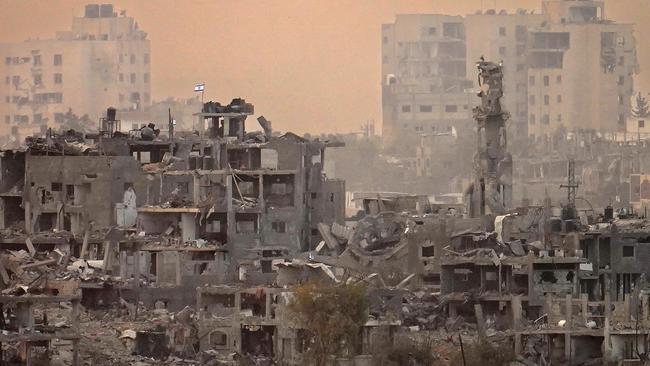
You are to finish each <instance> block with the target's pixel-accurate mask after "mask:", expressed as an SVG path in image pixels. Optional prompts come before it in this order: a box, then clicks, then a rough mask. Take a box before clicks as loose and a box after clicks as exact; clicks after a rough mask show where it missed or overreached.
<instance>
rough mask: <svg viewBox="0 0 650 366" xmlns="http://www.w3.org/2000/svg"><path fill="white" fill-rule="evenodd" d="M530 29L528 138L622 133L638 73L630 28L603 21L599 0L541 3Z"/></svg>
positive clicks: (601, 3) (603, 9)
mask: <svg viewBox="0 0 650 366" xmlns="http://www.w3.org/2000/svg"><path fill="white" fill-rule="evenodd" d="M542 7H543V13H544V17H545V22H544V23H543V24H541V25H540V26H538V27H536V28H533V29H531V30H530V36H529V54H528V64H529V69H528V134H529V136H531V137H535V138H540V137H544V136H549V135H551V134H552V133H553V132H554V131H557V130H558V129H560V130H562V129H566V130H568V131H579V130H596V131H600V132H617V131H625V127H626V126H625V124H626V121H627V117H628V116H629V114H630V107H631V105H630V103H631V100H630V99H631V96H632V94H633V89H634V85H633V81H634V80H633V76H634V74H635V73H637V72H638V63H637V57H636V45H635V39H634V34H633V31H634V27H633V25H631V24H621V23H615V22H613V21H611V20H608V19H607V18H605V4H604V2H603V1H558V0H554V1H544V2H543V3H542Z"/></svg>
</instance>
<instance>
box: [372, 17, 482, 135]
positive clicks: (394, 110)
mask: <svg viewBox="0 0 650 366" xmlns="http://www.w3.org/2000/svg"><path fill="white" fill-rule="evenodd" d="M465 54H466V50H465V26H464V24H463V18H462V17H459V16H448V15H433V14H419V15H414V14H404V15H397V18H396V20H395V23H392V24H384V25H383V26H382V107H383V138H384V141H385V143H386V144H387V145H392V144H393V143H395V142H396V141H397V140H398V139H400V138H402V137H406V136H415V135H417V134H422V133H425V132H426V133H438V132H447V131H451V129H452V127H455V128H456V129H460V128H462V127H463V126H464V125H469V122H470V120H471V111H470V108H469V106H468V104H469V98H471V95H470V94H468V93H467V92H466V89H468V88H471V85H472V84H471V82H470V81H468V80H467V72H466V59H465ZM414 141H416V140H414Z"/></svg>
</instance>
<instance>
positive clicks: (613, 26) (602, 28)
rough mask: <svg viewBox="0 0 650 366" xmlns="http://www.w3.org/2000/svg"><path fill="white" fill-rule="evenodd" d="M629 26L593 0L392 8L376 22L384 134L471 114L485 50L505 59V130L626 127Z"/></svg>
mask: <svg viewBox="0 0 650 366" xmlns="http://www.w3.org/2000/svg"><path fill="white" fill-rule="evenodd" d="M445 27H446V29H447V32H445ZM440 29H442V30H443V31H442V32H441V31H440ZM451 29H457V30H459V31H458V32H457V33H456V32H450V30H451ZM633 32H634V26H633V25H632V24H622V23H617V22H614V21H612V20H608V19H607V18H606V17H605V3H604V1H594V0H542V13H541V14H540V13H535V12H533V11H528V10H517V11H516V12H514V13H508V12H506V11H503V10H502V11H495V10H487V11H484V12H477V13H476V14H471V15H467V16H465V17H454V16H445V15H426V14H422V15H398V16H397V17H396V20H395V23H393V24H385V25H383V27H382V97H383V98H382V107H383V130H382V132H383V139H384V141H385V142H386V143H388V144H391V143H393V142H395V141H399V140H403V139H404V138H405V137H406V136H408V135H409V134H412V133H416V134H420V135H421V134H423V133H432V132H434V133H438V132H444V130H445V128H449V126H454V127H456V128H459V127H458V126H463V125H465V123H471V108H472V106H473V104H474V103H475V101H474V100H475V98H473V96H472V95H471V94H472V92H473V90H476V89H477V87H478V85H477V81H476V77H475V75H476V62H477V61H478V60H479V59H480V57H481V56H483V57H484V58H485V59H486V60H493V61H495V62H502V63H503V72H504V78H503V82H504V97H503V105H504V108H505V109H506V111H508V112H509V113H510V115H511V117H510V119H509V121H508V122H507V127H508V134H509V135H510V136H511V137H526V136H529V137H532V138H535V139H544V138H548V137H549V136H551V135H553V134H554V133H555V132H556V131H558V130H564V131H567V132H573V131H581V130H594V131H598V132H605V133H610V132H618V131H624V130H625V121H626V120H627V118H628V116H629V114H630V101H631V96H632V93H633V89H634V88H633V76H634V74H636V73H637V72H638V63H637V57H636V46H635V39H634V33H633ZM460 62H464V63H465V70H460V69H458V67H459V66H458V65H459V63H460ZM466 79H469V80H466ZM515 148H516V147H515Z"/></svg>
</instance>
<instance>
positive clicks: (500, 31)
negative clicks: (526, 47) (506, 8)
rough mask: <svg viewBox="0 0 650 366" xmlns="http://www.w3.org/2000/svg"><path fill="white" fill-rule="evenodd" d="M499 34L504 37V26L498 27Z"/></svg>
mask: <svg viewBox="0 0 650 366" xmlns="http://www.w3.org/2000/svg"><path fill="white" fill-rule="evenodd" d="M499 35H500V36H501V37H505V36H506V27H499Z"/></svg>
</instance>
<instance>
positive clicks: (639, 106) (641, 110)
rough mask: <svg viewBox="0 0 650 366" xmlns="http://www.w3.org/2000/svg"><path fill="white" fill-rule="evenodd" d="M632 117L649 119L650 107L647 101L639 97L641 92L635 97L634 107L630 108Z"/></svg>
mask: <svg viewBox="0 0 650 366" xmlns="http://www.w3.org/2000/svg"><path fill="white" fill-rule="evenodd" d="M632 115H633V116H634V117H636V118H648V117H650V106H649V105H648V100H647V99H646V98H645V97H644V96H642V95H641V92H639V94H638V95H637V96H636V107H634V108H632Z"/></svg>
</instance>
